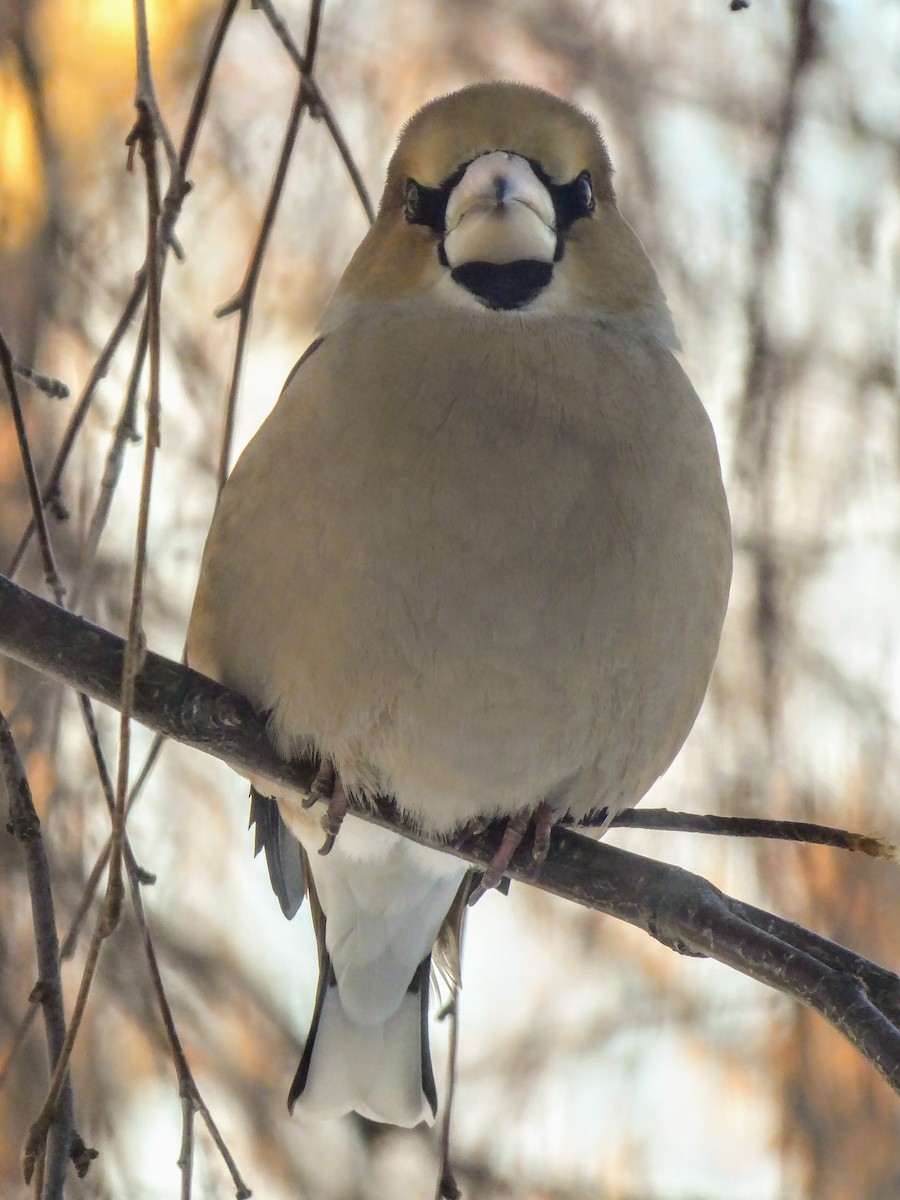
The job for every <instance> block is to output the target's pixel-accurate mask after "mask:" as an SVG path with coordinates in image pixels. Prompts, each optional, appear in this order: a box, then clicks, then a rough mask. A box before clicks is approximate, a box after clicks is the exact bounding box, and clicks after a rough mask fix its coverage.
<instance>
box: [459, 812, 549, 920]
mask: <svg viewBox="0 0 900 1200" xmlns="http://www.w3.org/2000/svg"><path fill="white" fill-rule="evenodd" d="M532 823H533V824H534V846H533V848H532V851H531V855H532V858H533V859H534V861H535V862H536V863H542V862H543V861H544V859H545V858H546V857H547V851H548V850H549V849H550V831H551V830H552V828H553V810H552V809H551V808H550V805H549V804H547V803H546V801H542V802H541V803H540V804H539V805H538V806H537V808H536V809H535V810H534V812H533V813H531V812H529V811H528V810H527V809H523V810H522V812H520V813H516V814H515V816H513V817H510V819H509V820H508V821H507V822H506V828H505V829H504V831H503V837H502V838H501V840H500V845H499V846H498V848H497V852H496V854H495V855H494V857H493V858H492V859H491V861H490V862H489V863H488V865H487V867H486V869H485V871H484V873H483V874H482V877H481V882H480V883H479V885H478V887H477V888H475V890H474V891H473V892H472V895H471V896H470V897H469V903H470V904H474V903H475V901H476V900H480V899H481V897H482V896H483V895H484V893H485V892H488V891H490V890H491V888H495V887H497V885H498V884H499V882H500V880H501V879H502V878H503V875H504V872H505V871H506V869H507V867H508V866H509V864H510V860H511V859H512V856H513V855H514V854H515V852H516V850H517V849H518V848H519V846H520V844H521V842H522V839H523V838H524V837H525V834H526V833H527V832H528V827H529V825H531V824H532ZM477 826H478V822H472V825H470V826H468V827H467V829H466V833H467V834H476V835H477V834H478V833H480V832H481V829H479V828H478V827H477ZM482 828H483V826H482Z"/></svg>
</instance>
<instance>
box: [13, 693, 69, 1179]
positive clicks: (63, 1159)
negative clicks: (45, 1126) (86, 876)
mask: <svg viewBox="0 0 900 1200" xmlns="http://www.w3.org/2000/svg"><path fill="white" fill-rule="evenodd" d="M0 768H2V771H3V776H4V779H5V782H6V791H7V794H8V796H9V828H10V831H11V832H12V833H13V835H14V836H15V837H16V838H17V839H18V841H19V842H20V843H21V846H22V850H23V852H24V855H25V866H26V870H27V873H28V891H29V894H30V896H31V914H32V921H33V924H34V940H35V946H36V948H37V966H38V982H37V984H36V985H35V988H34V991H33V993H32V997H31V998H32V999H34V1000H36V1001H37V1002H38V1003H40V1005H41V1008H42V1010H43V1013H44V1027H45V1030H46V1034H47V1049H48V1052H49V1057H50V1070H51V1072H52V1071H53V1069H54V1067H55V1066H56V1064H57V1062H58V1060H59V1056H60V1052H61V1051H62V1047H63V1043H64V1042H65V1040H66V1014H65V1009H64V1007H63V992H62V978H61V975H60V955H59V938H58V937H57V933H56V915H55V913H54V908H53V891H52V888H51V886H50V867H49V864H48V862H47V855H46V852H45V850H44V841H43V838H42V837H41V823H40V820H39V819H38V815H37V812H36V811H35V808H34V802H33V800H32V798H31V789H30V788H29V786H28V780H27V778H26V776H25V771H24V768H23V767H22V762H21V759H20V758H19V753H18V750H17V749H16V744H15V742H14V741H13V736H12V733H11V731H10V728H9V725H8V724H7V721H6V718H5V716H4V715H3V714H2V713H0ZM30 1011H31V1012H34V1011H35V1008H34V1007H32V1008H31V1010H30ZM51 1120H52V1126H51V1128H50V1138H49V1146H48V1148H47V1152H46V1156H45V1158H44V1161H43V1162H42V1164H41V1168H40V1170H41V1172H42V1180H41V1181H39V1182H40V1184H41V1186H40V1188H37V1187H36V1189H35V1195H36V1196H37V1197H38V1200H41V1197H43V1198H44V1200H62V1196H63V1189H64V1186H65V1178H66V1168H67V1166H68V1163H69V1158H70V1155H71V1151H72V1145H73V1135H74V1132H75V1116H74V1103H73V1099H72V1084H71V1081H70V1079H69V1075H68V1072H66V1073H65V1075H64V1078H63V1083H62V1087H61V1089H60V1093H59V1100H58V1103H57V1104H56V1107H55V1110H54V1112H53V1115H52V1118H51Z"/></svg>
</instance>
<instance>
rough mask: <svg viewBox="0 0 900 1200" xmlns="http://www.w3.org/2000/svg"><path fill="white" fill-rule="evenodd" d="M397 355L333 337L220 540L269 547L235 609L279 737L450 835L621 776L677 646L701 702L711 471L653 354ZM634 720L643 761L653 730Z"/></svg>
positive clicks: (419, 327) (483, 341) (481, 351)
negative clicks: (603, 776) (254, 540)
mask: <svg viewBox="0 0 900 1200" xmlns="http://www.w3.org/2000/svg"><path fill="white" fill-rule="evenodd" d="M504 319H506V320H507V321H508V318H501V320H504ZM407 332H408V333H409V336H400V335H399V334H398V331H396V330H395V332H394V335H393V337H392V338H386V336H385V331H384V329H383V327H381V326H379V324H378V322H375V321H373V322H370V323H366V322H362V323H361V324H360V325H359V326H358V327H357V328H356V329H355V330H354V331H353V336H352V338H350V337H344V336H342V335H341V332H340V331H338V332H336V333H335V334H332V335H330V336H329V338H328V339H326V341H325V343H324V344H323V345H322V346H321V347H320V348H319V349H318V350H317V351H316V353H315V355H314V356H313V357H312V358H311V359H310V360H309V362H308V364H306V365H305V366H304V368H303V374H302V375H301V376H300V377H299V378H298V380H297V386H296V389H295V391H294V392H293V393H292V392H291V390H289V391H288V393H287V394H286V395H285V396H284V397H283V398H282V399H281V401H280V402H279V405H278V406H277V408H276V409H275V410H274V411H273V413H272V415H271V416H270V417H269V419H268V421H267V422H266V423H265V425H264V426H263V428H262V429H261V431H260V433H259V434H258V435H257V438H256V439H255V440H254V442H253V443H251V445H250V446H249V447H248V450H247V451H246V452H245V455H244V457H243V458H242V460H241V463H240V464H239V466H238V467H237V468H236V472H235V474H236V475H237V476H238V478H240V476H241V475H242V474H243V475H246V474H248V473H251V472H254V473H256V474H257V475H259V476H260V477H262V478H264V480H265V486H264V488H263V490H262V494H261V495H260V490H261V489H260V486H259V485H257V487H256V488H255V489H254V491H255V493H256V503H257V505H258V507H256V509H255V511H254V512H253V513H252V514H250V513H248V512H247V511H246V509H245V510H244V511H243V512H240V511H235V512H233V513H231V514H228V513H225V514H224V515H223V517H222V519H223V520H228V519H231V520H233V521H235V522H236V523H237V524H239V525H240V524H241V523H242V522H246V523H247V532H246V535H245V536H247V537H252V536H254V534H253V532H252V530H253V529H254V528H255V529H256V530H259V529H263V530H264V531H265V535H264V536H265V537H267V538H269V539H271V541H272V545H273V553H272V554H271V555H270V556H268V566H267V569H266V571H265V572H264V573H263V575H262V577H258V578H256V579H252V580H247V579H244V580H241V581H233V583H232V587H233V592H234V594H235V597H236V602H237V603H241V604H243V605H244V606H245V609H246V608H247V606H248V604H249V609H250V610H251V611H247V617H248V619H253V620H256V621H258V622H260V630H261V634H260V636H259V638H258V639H257V646H256V650H257V653H256V655H255V656H251V657H252V659H253V661H252V662H251V661H249V660H248V659H247V656H246V654H245V655H244V658H245V661H244V662H243V663H242V664H241V666H240V667H239V668H238V674H241V673H244V674H246V673H247V672H250V673H251V674H253V675H255V678H254V680H253V683H254V684H255V685H256V686H255V689H253V690H255V692H256V693H257V695H259V694H260V693H262V694H261V695H259V699H260V700H261V702H262V703H265V704H266V706H268V707H272V708H273V709H274V710H275V714H276V725H277V729H278V731H279V734H280V737H281V739H282V740H283V741H284V742H285V743H287V744H291V743H293V744H295V745H297V744H303V743H304V742H305V741H313V742H315V743H317V744H318V745H321V746H324V747H325V748H326V749H327V750H328V751H329V752H330V753H332V754H334V755H336V757H337V758H338V760H339V762H342V763H343V769H344V773H345V775H347V776H348V779H349V781H350V782H351V783H354V782H356V783H358V784H360V785H361V786H370V787H371V786H382V787H385V788H390V789H391V790H393V791H395V792H396V793H397V794H398V797H399V799H400V801H401V803H402V804H404V805H405V806H407V807H408V808H409V809H410V811H412V812H414V813H418V814H419V815H421V816H423V817H425V818H426V819H428V820H429V821H431V822H432V823H444V824H447V825H452V824H454V823H456V821H457V820H461V819H465V818H466V817H467V816H468V815H469V812H470V810H471V812H475V811H480V812H484V811H490V810H491V808H495V809H496V810H497V811H504V810H509V808H510V807H513V808H518V807H521V806H523V805H524V804H526V803H528V802H529V801H530V799H531V798H532V797H533V796H536V797H538V798H540V796H541V795H543V794H546V792H547V791H548V790H553V788H554V787H559V786H560V785H561V784H562V783H563V781H564V780H566V779H567V778H569V777H570V776H572V774H573V773H577V772H578V771H579V770H581V769H583V768H584V766H585V765H586V764H587V763H590V762H593V761H595V760H596V759H597V757H598V755H602V754H603V753H604V748H605V749H606V752H607V753H608V757H609V759H610V770H611V772H612V773H613V774H614V775H616V777H617V778H618V777H620V776H622V775H623V774H627V764H626V763H625V762H624V758H625V757H627V753H626V752H627V751H634V744H633V743H634V737H633V733H634V726H635V722H636V721H637V718H638V714H639V713H641V712H644V713H646V711H647V709H648V706H649V707H650V708H653V707H654V705H655V706H657V707H659V706H661V707H662V708H663V709H666V708H667V707H668V708H671V707H672V705H673V704H675V703H676V696H675V693H676V692H677V686H676V684H675V682H674V681H673V680H672V679H670V678H669V676H670V675H671V673H672V672H671V671H670V670H669V668H668V667H666V666H663V668H662V669H660V668H659V665H658V664H659V662H660V661H664V660H665V659H666V655H667V654H668V655H669V657H671V648H670V647H669V646H667V644H666V643H667V642H670V641H671V638H672V635H673V633H676V632H679V631H680V632H679V636H680V637H682V638H683V639H685V638H686V639H687V641H688V642H689V643H691V646H690V647H689V648H688V650H687V651H686V653H687V654H688V657H689V658H690V656H691V654H692V653H693V654H694V656H695V657H697V658H698V659H702V664H701V665H700V667H699V668H697V669H696V673H697V674H698V676H699V674H702V673H703V672H705V675H704V677H703V679H702V685H700V696H702V691H703V690H704V689H705V685H706V678H707V677H708V665H711V662H712V655H713V654H714V649H715V643H716V642H717V640H718V626H719V624H720V622H721V614H720V612H719V609H720V608H721V605H722V599H721V596H719V595H718V594H717V589H718V592H721V586H720V585H719V584H717V583H716V582H715V581H712V582H711V581H710V580H708V579H705V578H704V575H705V574H708V572H706V570H705V564H707V563H708V560H709V553H710V552H709V548H708V545H707V543H709V542H716V541H717V540H718V541H720V540H721V531H720V528H719V527H720V526H721V525H722V517H721V513H719V512H717V511H712V512H711V511H709V510H710V504H711V505H712V509H713V510H715V507H716V504H717V503H721V501H719V500H717V497H716V493H715V488H714V487H713V488H711V487H709V486H708V476H709V472H710V470H712V471H713V474H714V476H715V478H716V479H718V465H717V462H716V459H715V450H714V447H713V445H712V439H711V435H710V434H709V430H708V423H707V422H706V418H705V414H703V412H702V409H701V408H700V406H699V402H698V401H697V400H696V397H694V396H693V392H692V391H691V389H690V387H689V385H686V382H685V381H684V380H683V376H681V375H680V372H679V371H678V369H677V367H674V363H673V362H672V360H671V359H670V357H669V356H668V355H667V354H666V353H665V352H664V351H661V350H658V351H654V350H653V349H652V348H651V347H641V346H636V345H629V344H627V343H620V342H617V341H616V339H615V338H610V337H609V336H608V335H602V333H601V331H599V330H588V329H576V330H561V331H560V330H559V329H558V328H557V329H555V330H554V327H553V323H548V324H547V326H545V327H532V328H529V323H528V322H521V323H519V322H515V321H514V320H513V321H510V322H509V323H508V324H507V325H506V327H505V328H504V327H503V325H495V326H493V328H492V329H490V331H489V334H485V333H484V332H483V331H479V330H478V329H477V325H476V323H472V324H471V325H470V326H467V327H466V329H465V331H464V332H458V333H457V335H456V336H453V333H452V330H448V328H447V323H446V322H438V323H429V322H427V321H425V322H423V321H419V322H417V323H416V324H415V336H413V333H412V332H411V331H407ZM400 333H401V334H402V330H401V331H400ZM673 367H674V369H673ZM301 385H302V387H301ZM667 388H668V389H669V390H670V391H671V390H672V389H674V390H675V391H676V392H680V393H681V394H675V395H668V396H667V395H666V394H665V393H666V389H667ZM694 405H695V406H696V410H695V409H694V408H693V407H692V406H694ZM276 456H277V458H278V461H279V462H289V463H290V472H289V475H288V476H287V479H286V480H285V479H282V480H281V481H279V480H278V478H276V472H275V471H274V470H273V469H272V463H273V462H274V460H275V458H276ZM719 487H720V485H719ZM235 490H237V489H235ZM240 490H242V491H244V492H248V491H249V490H250V489H248V488H246V487H242V488H241V489H240ZM226 499H227V491H226ZM726 523H727V522H726ZM236 532H237V536H240V531H236ZM233 536H234V535H233ZM698 548H699V549H698ZM716 552H717V553H718V550H717V551H716ZM694 563H696V569H695V567H694V565H693V564H694ZM251 613H252V615H251ZM695 630H696V632H694V631H695ZM262 631H264V632H262ZM245 640H246V639H245ZM694 644H696V649H694ZM679 653H684V651H680V652H679ZM707 660H708V664H707ZM229 681H230V682H234V683H237V684H238V685H240V682H241V681H240V680H239V679H234V678H232V679H230V680H229ZM244 686H245V689H247V690H250V689H249V687H248V684H247V683H245V684H244ZM654 688H656V689H657V692H658V693H659V694H657V695H656V696H654V694H653V690H654ZM693 691H694V692H696V691H697V688H696V687H695V688H694V689H693ZM669 692H671V693H672V695H671V696H670V695H669V694H668V693H669ZM663 693H665V694H663ZM697 705H699V698H695V697H694V695H693V693H692V695H691V697H690V699H689V702H688V705H687V707H689V708H692V711H691V712H690V716H689V719H688V722H687V724H688V727H689V724H690V722H691V721H692V720H693V716H694V714H695V712H696V707H697ZM667 719H668V718H667ZM643 722H644V723H643V726H642V728H645V729H646V731H647V732H646V737H644V738H643V740H645V741H649V742H653V743H654V744H655V743H657V742H659V741H660V737H661V735H660V733H659V732H658V731H657V726H659V725H660V724H663V723H664V721H663V719H662V718H657V717H652V719H650V720H648V719H647V717H646V716H645V717H644V718H643ZM682 723H683V722H682ZM651 726H652V728H651ZM623 729H624V730H626V732H627V736H626V737H625V740H624V742H623V737H622V734H621V731H622V730H623ZM686 731H687V730H686V729H685V730H684V732H685V733H686ZM639 732H640V731H639ZM641 736H642V737H643V735H641ZM682 736H683V734H682ZM638 740H639V741H640V740H641V737H639V738H638ZM653 749H654V747H649V748H646V747H645V748H641V747H639V748H638V751H639V753H638V757H641V756H643V758H645V759H646V757H647V755H648V754H650V753H651V751H652V750H653ZM613 760H615V761H613ZM666 765H667V764H666ZM436 813H438V814H443V815H442V816H440V819H438V818H437V817H436V815H435V814H436Z"/></svg>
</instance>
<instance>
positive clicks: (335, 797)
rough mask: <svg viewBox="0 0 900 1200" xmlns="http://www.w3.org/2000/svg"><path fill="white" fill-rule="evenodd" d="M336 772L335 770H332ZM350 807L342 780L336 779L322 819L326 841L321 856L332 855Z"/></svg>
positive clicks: (320, 851)
mask: <svg viewBox="0 0 900 1200" xmlns="http://www.w3.org/2000/svg"><path fill="white" fill-rule="evenodd" d="M332 770H334V768H332ZM349 807H350V801H349V800H348V798H347V793H346V792H345V791H344V785H343V784H342V783H341V781H340V779H338V778H337V777H335V781H334V790H333V791H332V794H331V799H330V800H329V801H328V808H327V809H326V810H325V815H324V817H323V818H322V828H323V829H324V830H325V841H324V842H323V843H322V845H321V846H320V847H319V853H320V854H330V853H331V851H332V849H333V847H334V843H335V840H336V838H337V835H338V834H339V833H340V831H341V825H343V823H344V817H345V816H346V815H347V809H348V808H349Z"/></svg>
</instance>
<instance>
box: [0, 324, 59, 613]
mask: <svg viewBox="0 0 900 1200" xmlns="http://www.w3.org/2000/svg"><path fill="white" fill-rule="evenodd" d="M0 371H2V374H3V381H4V383H5V384H6V390H7V392H8V393H9V404H10V408H11V409H12V415H13V424H14V425H15V429H16V437H17V439H18V442H19V453H20V455H21V458H22V470H23V471H24V472H25V482H26V484H27V486H28V496H29V499H30V500H31V511H32V513H33V514H34V520H35V522H36V523H37V533H38V542H39V543H40V547H41V560H42V563H43V567H44V578H45V580H46V581H47V586H48V587H49V588H50V590H51V591H52V592H53V595H54V596H55V597H56V603H57V604H62V602H63V597H64V596H65V594H66V590H65V588H64V587H63V585H62V580H61V579H60V577H59V572H58V571H57V569H56V564H55V562H54V561H53V551H52V550H51V548H50V534H49V533H48V531H47V522H46V519H45V517H44V509H43V506H42V504H41V489H40V485H39V484H38V479H37V472H36V471H35V469H34V459H33V458H32V456H31V446H30V445H29V443H28V431H27V430H26V428H25V418H24V416H23V414H22V405H21V403H20V402H19V391H18V388H17V387H16V377H15V373H14V371H13V356H12V351H11V350H10V348H9V345H8V344H7V341H6V338H5V337H4V336H3V333H2V331H0Z"/></svg>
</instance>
